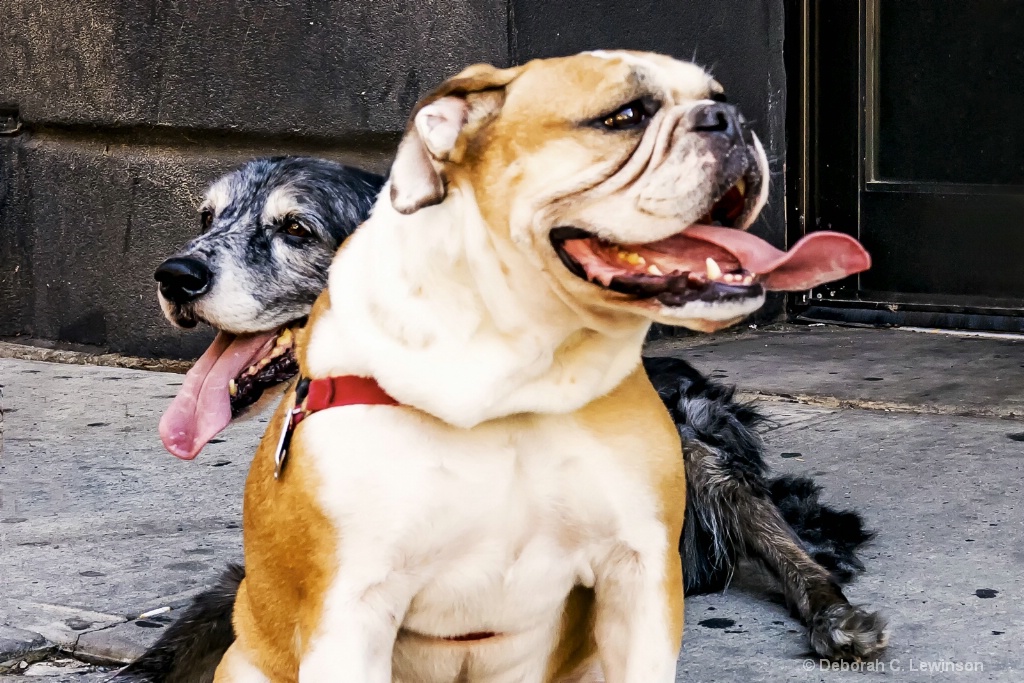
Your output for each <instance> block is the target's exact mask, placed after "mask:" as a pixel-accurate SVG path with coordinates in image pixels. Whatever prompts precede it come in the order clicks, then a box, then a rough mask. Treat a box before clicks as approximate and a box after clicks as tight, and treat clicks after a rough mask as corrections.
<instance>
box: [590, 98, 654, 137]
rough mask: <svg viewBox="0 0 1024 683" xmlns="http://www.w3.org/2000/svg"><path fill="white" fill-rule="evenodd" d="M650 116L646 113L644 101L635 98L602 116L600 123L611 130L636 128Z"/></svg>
mask: <svg viewBox="0 0 1024 683" xmlns="http://www.w3.org/2000/svg"><path fill="white" fill-rule="evenodd" d="M650 118H651V115H650V114H648V113H647V108H646V107H645V106H644V103H643V102H641V101H640V100H635V101H633V102H630V103H629V104H627V105H625V106H624V107H620V108H619V109H617V110H616V111H614V112H612V113H611V114H609V115H608V116H606V117H604V119H603V120H602V121H601V124H602V125H603V126H604V127H605V128H610V129H611V130H625V129H628V128H637V127H638V126H641V125H643V124H644V123H646V122H647V120H648V119H650Z"/></svg>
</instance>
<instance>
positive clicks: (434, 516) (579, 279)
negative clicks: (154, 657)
mask: <svg viewBox="0 0 1024 683" xmlns="http://www.w3.org/2000/svg"><path fill="white" fill-rule="evenodd" d="M766 178H767V169H766V162H765V157H764V153H763V151H762V149H761V146H760V144H759V143H758V141H757V138H756V137H754V135H753V134H752V133H750V132H748V131H747V129H746V126H745V124H744V122H743V119H742V118H741V117H740V115H739V113H738V112H737V111H736V109H735V108H733V107H732V106H730V105H728V104H725V103H724V94H723V90H722V87H721V86H720V85H719V84H718V83H716V82H715V81H714V80H713V79H712V78H711V77H710V76H709V75H708V74H706V73H705V72H704V71H702V70H701V69H700V68H698V67H696V66H694V65H692V64H687V63H683V62H679V61H676V60H673V59H670V58H668V57H664V56H661V55H655V54H641V53H629V52H591V53H585V54H581V55H577V56H574V57H569V58H563V59H551V60H543V61H535V62H531V63H529V64H526V65H525V66H522V67H517V68H512V69H495V68H492V67H490V66H482V65H481V66H474V67H470V68H469V69H467V70H465V71H464V72H462V73H461V74H459V75H458V76H456V77H455V78H453V79H451V80H449V81H448V82H446V83H444V84H443V85H442V86H441V87H440V88H439V89H438V90H437V91H435V92H434V93H433V94H431V95H429V96H428V97H426V98H425V99H424V100H423V101H421V102H420V103H419V105H418V106H417V108H416V110H415V112H414V114H413V116H412V119H411V123H410V126H409V129H408V131H407V133H406V135H405V137H404V139H403V140H402V142H401V145H400V147H399V151H398V156H397V158H396V160H395V163H394V166H393V168H392V173H391V179H390V188H387V187H386V188H385V191H384V193H383V194H382V196H381V198H380V200H379V201H378V203H377V205H376V207H375V208H374V211H373V214H372V216H371V218H370V219H369V220H368V222H367V223H366V224H365V225H364V226H363V227H362V228H361V229H360V230H359V231H357V232H356V234H355V235H354V236H353V237H352V238H350V240H349V241H348V242H347V243H346V245H345V247H344V248H343V249H342V250H341V252H339V255H338V256H337V257H336V259H335V262H334V264H333V266H332V268H331V273H330V284H329V288H328V291H327V292H326V293H325V294H324V295H322V296H321V297H320V300H319V301H318V302H317V304H316V306H315V307H314V309H313V313H312V315H311V317H310V321H309V324H308V325H307V326H306V328H305V331H304V332H303V333H302V335H301V336H300V340H299V354H298V355H299V361H300V365H301V369H302V375H303V376H304V377H306V378H311V379H313V380H317V381H320V382H323V381H334V380H333V379H329V378H346V379H351V378H352V377H356V378H369V380H361V381H364V382H365V381H370V382H371V383H372V382H373V381H375V382H376V384H375V385H374V386H379V389H380V390H382V393H383V392H386V394H387V395H388V396H390V397H392V398H393V400H394V402H395V403H396V404H397V405H388V404H383V405H382V404H380V403H381V402H379V401H370V400H368V401H365V403H367V404H365V405H358V403H360V401H356V403H357V405H348V406H346V407H339V408H331V409H327V410H320V411H318V412H313V413H312V414H309V415H308V416H306V417H305V418H304V419H303V420H302V421H301V423H299V424H298V426H297V427H296V428H295V429H294V431H293V432H291V433H290V443H289V444H288V448H287V460H286V461H285V463H284V468H283V470H282V471H281V472H280V477H279V478H275V455H276V454H277V452H278V448H277V447H278V444H279V443H280V441H281V437H282V429H283V428H282V425H283V424H284V422H285V421H286V411H288V410H289V408H290V407H291V405H290V403H287V402H286V404H284V405H282V407H281V408H280V409H279V410H278V413H277V415H276V416H275V418H274V420H273V422H272V425H273V426H272V427H271V428H270V429H269V430H268V433H267V434H266V436H265V437H264V440H263V442H262V444H261V446H260V449H259V451H258V453H257V455H256V458H255V461H254V463H253V465H252V469H251V472H250V475H249V480H248V483H247V487H246V494H245V508H244V509H245V519H244V535H245V562H246V567H247V572H248V573H247V576H246V578H245V580H244V582H243V583H242V586H241V588H240V590H239V593H238V600H237V602H236V607H235V630H236V632H237V636H238V638H237V641H236V642H235V643H234V645H232V647H231V649H230V650H229V651H228V653H227V655H226V656H225V658H224V660H223V661H222V663H221V665H220V668H219V669H218V672H217V677H218V680H220V681H265V680H273V681H294V680H296V679H298V680H302V681H319V680H333V681H345V682H351V683H390V682H392V681H394V682H401V683H456V682H470V681H471V682H475V683H534V682H536V683H540V682H552V683H554V682H558V683H569V682H582V681H602V680H603V681H607V682H608V683H658V682H660V683H669V682H670V681H673V680H674V679H675V664H676V657H677V655H678V652H679V647H680V641H681V637H682V630H683V591H682V578H681V574H680V559H679V554H678V551H677V546H678V542H679V534H680V529H681V527H682V523H683V508H684V501H685V499H686V496H685V482H684V471H683V459H682V454H681V452H680V446H679V437H678V435H677V434H676V433H675V430H674V427H673V423H672V421H671V420H670V418H669V416H668V414H667V413H666V411H665V408H664V407H663V406H662V404H661V402H660V401H659V399H658V397H657V395H656V394H655V392H654V390H653V389H652V387H651V385H650V383H649V382H648V381H647V379H646V377H645V375H644V374H643V372H642V370H641V369H640V365H639V361H640V348H641V343H642V341H643V339H644V335H645V333H646V331H647V329H648V326H649V325H650V323H651V321H652V320H658V321H661V322H666V323H670V324H676V325H683V326H686V327H690V328H693V329H698V330H714V329H718V328H721V327H724V326H726V325H729V324H731V323H734V322H736V321H737V320H739V319H741V318H743V317H744V316H746V315H748V314H749V313H751V312H753V311H754V310H756V309H757V308H758V307H759V306H760V305H761V304H762V302H763V298H764V290H765V289H766V288H767V289H772V288H781V289H805V288H807V287H809V286H812V285H815V284H817V283H820V282H823V281H826V280H830V279H835V278H837V277H841V276H844V275H847V274H849V273H851V272H856V271H859V270H863V269H864V268H866V267H867V255H866V254H865V253H864V251H863V250H862V249H861V248H860V246H859V245H857V244H856V242H854V241H853V240H851V239H849V238H847V237H844V236H841V235H834V234H826V233H819V234H817V235H815V236H813V237H811V238H808V239H806V240H805V241H804V242H802V243H801V244H799V245H798V246H797V247H795V248H794V249H793V250H791V251H790V252H789V253H788V254H787V253H783V252H779V251H777V250H775V249H773V248H772V247H770V246H769V245H767V244H766V243H764V242H763V241H761V240H759V239H757V238H755V237H753V236H751V235H749V234H747V233H745V232H743V231H742V228H745V227H747V226H749V225H750V223H751V222H752V221H753V220H754V218H755V217H756V215H757V213H758V211H759V210H760V209H761V207H762V206H763V204H764V201H765V196H766V193H767V187H766ZM713 223H717V224H718V225H713ZM291 400H294V398H293V399H291ZM375 403H376V404H375ZM385 403H386V402H385Z"/></svg>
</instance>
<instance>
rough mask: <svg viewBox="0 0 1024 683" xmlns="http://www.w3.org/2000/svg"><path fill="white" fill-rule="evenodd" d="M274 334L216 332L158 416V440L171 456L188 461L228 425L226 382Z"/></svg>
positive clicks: (256, 356)
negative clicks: (165, 408)
mask: <svg viewBox="0 0 1024 683" xmlns="http://www.w3.org/2000/svg"><path fill="white" fill-rule="evenodd" d="M275 335H276V333H275V332H266V333H263V334H247V335H238V336H236V335H233V334H229V333H227V332H218V333H217V338H216V339H214V340H213V343H212V344H210V348H208V349H207V350H206V353H204V354H203V355H202V357H201V358H200V359H199V360H197V361H196V364H195V365H193V366H192V369H191V370H189V371H188V374H186V375H185V381H184V383H182V385H181V390H180V391H179V392H178V395H177V396H175V397H174V400H173V401H171V405H170V406H169V407H168V408H167V411H166V412H165V413H164V415H163V417H162V418H160V439H161V441H163V442H164V448H166V449H167V450H168V452H170V453H171V455H175V456H177V457H179V458H181V459H183V460H191V459H192V458H194V457H196V455H198V454H199V451H201V450H202V449H203V446H205V445H206V444H207V443H209V441H210V439H212V438H213V437H214V436H216V435H217V433H218V432H220V431H221V430H222V429H224V428H225V427H227V426H228V423H230V422H231V395H230V394H229V393H228V383H229V382H230V381H231V380H233V379H234V378H235V377H237V376H238V375H239V374H240V373H241V372H242V370H244V369H245V368H247V367H249V366H250V365H252V364H253V363H255V362H256V361H257V360H259V358H260V356H261V355H262V353H263V352H264V350H265V347H267V346H268V345H269V344H270V343H271V342H273V340H274V337H275Z"/></svg>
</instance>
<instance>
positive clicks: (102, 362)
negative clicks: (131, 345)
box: [0, 341, 193, 374]
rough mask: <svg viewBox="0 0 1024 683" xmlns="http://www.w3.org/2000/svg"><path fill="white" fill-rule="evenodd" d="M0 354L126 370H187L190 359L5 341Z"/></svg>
mask: <svg viewBox="0 0 1024 683" xmlns="http://www.w3.org/2000/svg"><path fill="white" fill-rule="evenodd" d="M0 358H11V359H14V360H34V361H43V362H46V363H63V364H65V365H93V366H100V367H108V368H126V369H129V370H149V371H154V372H176V373H179V374H180V373H185V372H188V370H189V368H191V367H192V363H193V361H190V360H169V359H164V358H140V357H138V356H125V355H122V354H119V353H88V352H85V351H68V350H63V349H47V348H43V347H39V346H30V345H28V344H15V343H12V342H5V341H0Z"/></svg>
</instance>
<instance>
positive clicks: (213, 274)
mask: <svg viewBox="0 0 1024 683" xmlns="http://www.w3.org/2000/svg"><path fill="white" fill-rule="evenodd" d="M383 182H384V180H383V178H381V177H380V176H376V175H373V174H370V173H366V172H364V171H360V170H357V169H353V168H349V167H345V166H341V165H338V164H335V163H332V162H329V161H324V160H321V159H309V158H294V157H275V158H270V159H258V160H255V161H251V162H249V163H247V164H245V165H244V166H242V167H241V168H240V169H238V170H236V171H234V172H233V173H230V174H228V175H226V176H224V177H223V178H221V179H220V180H218V181H217V182H215V183H214V184H213V186H212V187H211V188H210V190H209V191H208V193H207V196H206V201H205V202H204V204H203V205H202V208H201V212H200V221H201V223H202V226H203V228H204V229H205V231H206V232H205V233H204V234H203V235H201V236H200V237H198V238H196V239H195V240H193V241H192V242H191V243H189V244H188V245H187V246H186V247H185V249H183V250H182V251H181V252H179V253H178V254H177V255H175V256H174V257H172V258H170V259H168V260H167V261H165V262H164V263H163V264H161V266H160V267H159V269H158V270H157V272H156V278H157V280H158V281H159V283H160V284H159V296H160V301H161V305H162V307H163V310H164V312H165V314H166V315H167V317H168V319H169V320H170V321H171V322H172V323H174V324H176V325H179V326H183V327H190V326H193V325H195V324H196V323H197V322H205V323H207V324H209V325H211V326H212V327H214V328H216V329H217V330H218V332H219V334H218V339H217V341H215V342H214V344H213V345H212V346H211V350H210V351H207V353H206V354H204V356H203V358H201V359H200V360H199V361H198V362H197V363H196V367H195V368H194V369H193V371H192V372H190V376H191V375H193V374H195V378H194V381H193V382H192V384H193V385H194V386H192V387H191V388H190V380H189V379H186V382H185V384H184V385H183V387H182V393H181V394H179V396H178V397H176V398H175V403H174V404H172V407H171V408H170V409H169V410H168V414H169V415H170V414H171V413H173V415H171V418H170V419H169V418H168V415H165V420H164V421H162V422H161V435H162V436H163V437H164V443H165V445H167V446H168V449H169V450H172V452H175V451H174V448H178V449H179V451H178V452H176V454H177V455H179V456H180V457H194V456H195V454H196V453H198V451H199V449H201V448H202V446H203V445H205V443H207V442H208V441H209V439H210V438H212V437H213V435H215V434H216V433H217V432H219V431H220V429H223V427H224V426H226V425H227V424H228V423H229V422H230V420H231V419H233V418H234V417H237V416H239V415H241V414H242V413H244V412H246V411H247V410H250V409H251V406H252V404H253V403H255V402H256V401H257V399H259V398H260V396H261V395H262V394H263V393H264V391H266V390H268V389H271V388H274V387H280V386H282V385H283V383H285V382H286V381H287V380H289V379H291V378H292V377H293V376H294V375H295V373H296V371H297V367H296V364H295V361H294V358H293V356H292V354H291V338H292V335H291V329H292V328H294V327H295V326H296V325H299V324H301V323H302V322H303V320H304V318H305V316H306V315H307V314H308V312H309V309H310V306H311V305H312V303H313V301H314V300H315V299H316V297H317V295H318V294H319V293H320V292H321V291H322V290H323V288H324V287H325V286H326V282H327V268H328V265H329V264H330V262H331V259H332V257H333V255H334V252H335V250H336V249H337V248H338V246H339V245H340V244H341V242H342V241H343V240H344V239H345V238H346V237H347V236H348V235H350V234H351V233H352V232H353V231H354V230H355V229H356V227H357V226H358V225H359V223H360V222H361V221H362V220H363V219H364V218H365V217H366V215H367V213H368V212H369V210H370V207H371V205H372V203H373V200H374V197H375V196H376V194H377V193H378V191H379V190H380V188H381V186H382V185H383ZM232 349H234V350H236V351H239V353H227V351H231V350H232ZM241 351H245V353H242V352H241ZM644 367H645V369H646V371H647V374H648V376H649V377H650V379H651V381H652V383H653V384H654V386H655V388H656V389H657V390H658V393H659V395H660V396H661V398H662V400H663V401H664V403H665V405H666V406H667V407H668V409H669V411H670V412H671V414H672V417H673V419H674V420H675V423H676V426H677V428H678V430H679V434H680V437H681V439H682V440H683V445H684V454H685V458H686V476H687V483H688V487H687V497H688V500H687V515H686V522H685V526H684V529H683V536H682V538H681V539H680V542H679V548H680V552H681V554H682V557H683V566H684V572H683V573H684V577H685V579H684V580H685V584H686V585H685V592H686V593H687V594H688V595H692V594H696V593H702V592H709V591H714V590H720V589H722V588H723V587H725V586H726V585H727V584H728V582H729V581H730V579H731V578H732V576H733V574H734V572H735V570H736V568H737V565H738V563H739V561H740V560H749V561H752V562H754V563H756V564H758V565H760V566H762V567H763V568H765V569H766V570H768V572H769V573H770V574H771V575H772V576H774V577H775V579H776V580H777V581H778V583H779V585H780V587H781V589H782V591H783V593H784V595H785V598H786V601H787V603H788V605H789V607H790V609H791V610H792V612H793V614H794V615H795V616H796V617H798V618H799V619H800V620H801V621H802V622H803V623H804V624H805V625H806V626H807V627H808V636H809V640H810V645H811V647H812V648H813V650H814V651H815V652H816V653H817V654H818V655H819V656H821V657H825V658H830V659H864V658H869V657H872V656H874V655H877V654H878V653H879V652H880V651H881V650H882V649H883V648H884V647H885V645H886V640H887V632H886V624H885V620H884V619H883V618H882V617H881V616H880V615H879V614H878V613H877V612H868V611H866V610H863V609H861V608H859V607H856V606H854V605H851V604H850V603H849V601H848V600H847V599H846V597H845V596H844V595H843V591H842V589H841V588H840V584H841V583H843V582H846V581H849V580H850V579H851V578H852V577H853V576H854V575H855V574H856V573H857V572H859V571H861V570H863V568H864V567H863V565H862V564H861V562H860V560H859V559H858V558H857V555H856V551H857V550H858V549H859V548H860V546H861V545H863V544H864V543H865V542H867V541H868V540H869V539H870V538H871V536H872V534H871V533H869V532H868V531H866V530H865V528H864V524H863V521H862V519H861V517H860V515H858V514H857V513H855V512H851V511H838V510H834V509H832V508H830V507H828V506H827V505H824V504H822V503H821V502H820V501H819V491H820V488H819V487H818V486H817V485H816V484H814V482H813V481H811V480H810V479H807V478H801V477H780V478H776V479H769V478H768V466H767V464H766V462H765V449H764V444H763V442H762V440H761V437H760V434H759V433H758V429H757V427H758V425H759V424H760V423H761V422H762V421H763V420H764V417H763V416H762V415H761V414H760V413H758V412H757V410H756V409H755V408H753V407H751V406H750V405H746V404H742V403H739V402H737V401H736V400H735V399H734V396H733V393H734V390H733V389H732V388H731V387H725V386H722V385H720V384H717V383H715V382H713V381H711V380H710V379H708V378H707V377H705V376H704V375H702V374H701V373H700V372H699V371H697V370H696V369H695V368H693V367H692V366H690V365H689V364H688V363H686V362H685V361H682V360H679V359H675V358H645V359H644ZM215 373H220V377H221V378H222V379H223V378H225V377H229V376H230V377H231V379H230V381H229V382H228V383H227V384H226V385H225V384H224V383H223V382H222V383H221V384H220V385H217V383H216V382H213V383H211V382H205V381H204V380H206V378H207V377H208V376H209V375H212V374H215ZM225 373H226V374H225ZM200 385H202V386H201V387H200V388H198V389H197V388H196V387H199V386H200ZM211 386H212V388H211ZM218 387H219V388H218ZM216 392H220V393H219V394H217V393H216ZM221 394H222V395H221ZM200 404H202V406H203V409H202V410H200V409H199V408H198V406H199V405H200ZM210 406H214V408H213V409H211V408H210ZM218 406H219V407H218ZM175 411H176V412H175ZM210 414H213V415H214V418H211V417H210ZM165 421H166V423H167V424H165ZM204 422H205V424H198V423H204ZM165 427H166V429H165ZM181 434H184V435H185V436H183V437H181V438H178V440H175V439H176V438H177V437H176V435H179V436H180V435H181ZM243 576H244V570H243V569H242V568H241V567H239V566H236V565H232V566H231V567H229V568H228V570H227V571H226V572H225V573H224V575H223V576H222V577H221V578H220V580H219V582H218V583H217V585H216V586H214V587H213V588H212V589H210V590H208V591H206V592H204V593H202V594H200V595H199V596H198V597H197V598H196V599H195V601H194V602H193V603H192V604H191V605H190V606H189V607H188V608H187V609H186V610H185V612H184V613H183V614H182V616H181V617H180V618H179V619H178V620H177V621H176V622H174V623H173V624H172V625H171V626H169V627H168V629H167V631H165V632H164V634H163V636H162V637H161V638H160V639H159V640H158V641H157V643H156V644H155V645H154V646H153V647H151V648H150V649H149V650H148V651H147V652H146V653H145V654H144V655H143V656H142V657H141V658H139V659H138V660H137V661H136V662H134V663H133V664H131V665H129V666H128V667H127V668H125V669H124V670H122V671H121V672H120V673H119V674H118V676H117V678H118V679H119V680H130V681H152V682H160V683H165V682H166V683H179V682H184V681H209V680H212V676H213V671H214V669H215V668H216V665H217V663H218V662H219V661H220V658H221V655H222V654H223V653H224V651H225V650H226V649H227V647H228V646H229V645H230V644H231V642H232V640H233V639H234V634H233V632H232V627H231V610H232V606H233V604H234V598H235V593H236V591H237V589H238V584H239V582H240V581H241V579H242V578H243Z"/></svg>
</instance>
